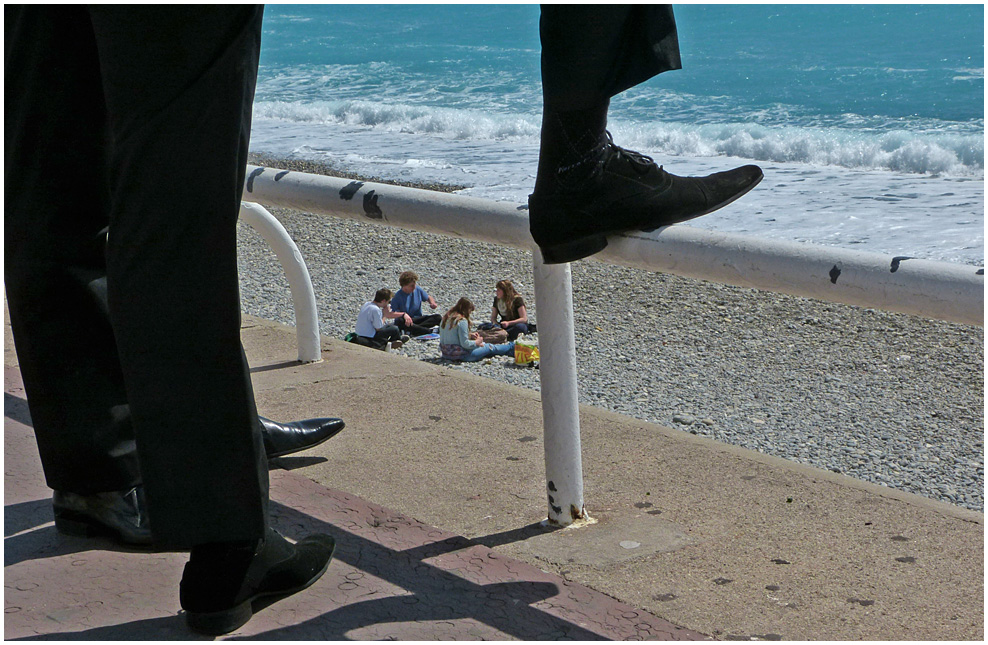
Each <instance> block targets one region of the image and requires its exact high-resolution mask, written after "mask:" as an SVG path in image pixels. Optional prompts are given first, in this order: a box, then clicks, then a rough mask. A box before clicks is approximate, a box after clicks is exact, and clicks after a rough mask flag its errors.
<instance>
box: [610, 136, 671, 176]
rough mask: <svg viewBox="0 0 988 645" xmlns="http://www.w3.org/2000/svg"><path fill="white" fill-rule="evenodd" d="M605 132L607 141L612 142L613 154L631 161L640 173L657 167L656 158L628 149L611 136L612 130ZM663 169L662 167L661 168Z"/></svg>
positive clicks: (632, 165) (645, 172)
mask: <svg viewBox="0 0 988 645" xmlns="http://www.w3.org/2000/svg"><path fill="white" fill-rule="evenodd" d="M604 134H606V135H607V142H608V143H609V144H610V148H611V150H612V151H613V156H614V157H616V158H618V159H621V158H625V159H627V160H628V161H629V162H631V167H632V168H634V169H635V172H637V173H638V174H640V175H644V174H647V173H648V171H649V170H650V169H651V168H654V167H655V160H654V159H652V158H651V157H649V156H648V155H643V154H642V153H640V152H635V151H634V150H628V149H627V148H622V147H621V146H619V145H617V144H616V143H614V137H612V136H611V133H610V131H607V130H605V131H604ZM659 170H661V168H659Z"/></svg>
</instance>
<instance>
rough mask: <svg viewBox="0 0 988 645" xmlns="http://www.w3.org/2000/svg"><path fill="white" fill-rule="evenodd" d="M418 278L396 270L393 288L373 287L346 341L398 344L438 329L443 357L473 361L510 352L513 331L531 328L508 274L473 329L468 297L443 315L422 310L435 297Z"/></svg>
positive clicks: (369, 344)
mask: <svg viewBox="0 0 988 645" xmlns="http://www.w3.org/2000/svg"><path fill="white" fill-rule="evenodd" d="M418 279H419V277H418V275H416V274H415V272H413V271H405V272H403V273H402V274H401V275H400V276H398V285H399V287H400V288H399V289H398V292H397V293H394V292H392V291H391V289H378V291H377V293H375V294H374V299H373V300H371V301H369V302H365V303H364V304H363V306H362V307H361V308H360V313H359V314H358V315H357V329H356V333H355V334H352V335H350V336H349V338H350V340H351V342H354V343H357V344H360V345H364V346H366V347H373V348H375V349H381V350H386V349H387V348H388V347H389V346H390V347H391V348H392V349H398V348H400V347H401V346H402V345H403V344H404V343H405V342H407V341H408V340H409V339H410V338H411V337H412V336H426V335H430V334H437V335H438V338H439V352H440V355H441V356H442V357H443V358H444V359H447V360H451V361H467V362H473V361H479V360H482V359H484V358H487V357H489V356H508V355H511V354H513V353H514V350H515V340H516V339H517V338H518V336H519V335H521V334H527V333H530V332H534V331H535V329H534V324H529V320H528V310H527V308H526V306H525V299H524V298H522V297H521V296H520V295H518V292H517V291H515V287H514V285H513V284H512V283H511V281H510V280H501V281H499V282H498V283H497V284H496V285H495V292H494V302H493V303H492V305H491V319H490V322H489V323H483V324H481V325H480V326H479V327H478V330H477V331H472V330H471V326H472V322H471V320H470V315H471V314H472V313H473V312H474V311H475V310H476V307H475V306H474V304H473V303H472V302H471V301H470V300H469V299H468V298H460V299H459V300H457V301H456V304H455V305H453V306H452V307H451V308H450V309H449V311H447V312H446V313H445V314H443V315H439V314H436V313H434V314H423V313H422V305H423V303H425V304H428V305H429V306H430V307H431V308H433V309H436V308H437V307H439V303H437V302H436V299H435V298H433V297H432V296H431V295H429V294H428V293H427V292H426V291H425V289H423V288H422V287H420V286H419V285H418ZM432 337H435V336H432ZM485 337H486V340H485ZM497 341H506V342H497Z"/></svg>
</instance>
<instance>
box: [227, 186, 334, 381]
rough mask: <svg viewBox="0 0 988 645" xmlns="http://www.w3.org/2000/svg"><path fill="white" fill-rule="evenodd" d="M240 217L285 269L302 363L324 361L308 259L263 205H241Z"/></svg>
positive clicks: (242, 203)
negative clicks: (264, 242)
mask: <svg viewBox="0 0 988 645" xmlns="http://www.w3.org/2000/svg"><path fill="white" fill-rule="evenodd" d="M240 217H242V218H243V220H244V221H245V222H247V223H248V224H249V225H250V226H251V228H253V229H254V230H255V231H257V232H258V234H260V236H261V237H263V238H264V240H265V241H266V242H267V243H268V245H270V246H271V249H272V250H273V251H274V253H275V255H276V256H278V261H279V262H280V263H281V266H282V268H283V269H284V270H285V277H286V278H288V287H289V289H290V290H291V292H292V304H293V305H294V307H295V330H296V331H295V333H296V335H297V338H298V360H299V362H300V363H316V362H318V361H321V360H322V343H321V339H320V338H319V314H318V312H317V310H316V294H315V291H314V290H313V289H312V279H311V278H310V277H309V269H308V268H307V267H306V266H305V260H303V259H302V253H301V252H300V251H299V250H298V246H296V245H295V242H294V241H293V240H292V238H291V236H290V235H289V234H288V231H286V230H285V227H284V226H282V225H281V222H279V221H278V219H277V218H276V217H275V216H274V215H272V214H271V213H269V212H268V211H267V209H265V208H264V207H263V206H261V205H260V204H254V203H252V202H240Z"/></svg>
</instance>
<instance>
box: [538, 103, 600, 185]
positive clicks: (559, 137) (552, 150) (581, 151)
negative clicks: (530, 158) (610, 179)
mask: <svg viewBox="0 0 988 645" xmlns="http://www.w3.org/2000/svg"><path fill="white" fill-rule="evenodd" d="M609 104H610V101H605V102H604V103H603V104H601V105H598V106H595V107H592V108H587V109H584V110H571V111H566V112H560V111H557V110H554V109H551V108H548V107H547V108H546V109H545V110H544V112H543V114H542V143H541V147H540V148H539V170H538V177H537V178H536V180H535V185H536V188H537V189H542V190H552V189H554V188H556V187H567V188H570V187H572V188H577V187H579V186H580V185H581V184H583V183H584V182H586V181H587V180H589V179H592V178H593V177H594V175H596V174H597V172H599V169H600V167H601V165H602V164H603V162H604V151H605V150H606V148H607V136H606V134H605V129H606V128H607V108H608V105H609Z"/></svg>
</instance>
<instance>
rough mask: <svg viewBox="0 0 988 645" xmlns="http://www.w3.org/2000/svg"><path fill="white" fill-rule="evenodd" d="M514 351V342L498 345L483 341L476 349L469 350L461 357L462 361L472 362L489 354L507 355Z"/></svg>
mask: <svg viewBox="0 0 988 645" xmlns="http://www.w3.org/2000/svg"><path fill="white" fill-rule="evenodd" d="M514 353H515V344H514V343H501V344H500V345H491V344H490V343H484V344H483V345H481V346H480V347H478V348H477V349H475V350H473V351H471V352H470V353H468V354H467V355H466V356H464V357H463V358H462V360H463V361H464V362H467V363H474V362H476V361H479V360H483V359H485V358H487V357H489V356H508V355H511V354H514Z"/></svg>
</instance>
